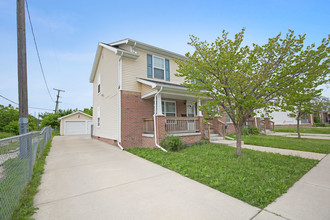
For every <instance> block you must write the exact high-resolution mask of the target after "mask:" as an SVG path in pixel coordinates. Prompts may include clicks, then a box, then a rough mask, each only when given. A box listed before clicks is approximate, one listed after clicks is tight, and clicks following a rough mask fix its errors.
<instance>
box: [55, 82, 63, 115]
mask: <svg viewBox="0 0 330 220" xmlns="http://www.w3.org/2000/svg"><path fill="white" fill-rule="evenodd" d="M53 90H56V91H57V96H56V97H57V98H56V106H55V114H56V113H57V111H58V103H61V102H59V101H58V99H59V98H60V92H65V91H64V90H61V89H55V88H53Z"/></svg>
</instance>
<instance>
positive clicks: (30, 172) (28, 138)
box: [27, 134, 33, 178]
mask: <svg viewBox="0 0 330 220" xmlns="http://www.w3.org/2000/svg"><path fill="white" fill-rule="evenodd" d="M27 143H28V144H27V152H28V154H29V178H31V176H32V171H33V149H32V134H29V135H28V136H27Z"/></svg>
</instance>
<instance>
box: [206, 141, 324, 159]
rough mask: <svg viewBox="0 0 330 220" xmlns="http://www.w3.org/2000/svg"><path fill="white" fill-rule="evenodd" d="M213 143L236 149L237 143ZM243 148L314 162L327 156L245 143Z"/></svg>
mask: <svg viewBox="0 0 330 220" xmlns="http://www.w3.org/2000/svg"><path fill="white" fill-rule="evenodd" d="M211 142H212V143H214V144H223V145H228V146H231V147H236V141H232V140H217V141H211ZM242 148H247V149H250V150H257V151H263V152H268V153H278V154H282V155H291V156H297V157H302V158H307V159H314V160H322V159H323V158H324V157H325V156H326V154H320V153H314V152H306V151H299V150H289V149H281V148H274V147H262V146H255V145H248V144H244V142H243V141H242Z"/></svg>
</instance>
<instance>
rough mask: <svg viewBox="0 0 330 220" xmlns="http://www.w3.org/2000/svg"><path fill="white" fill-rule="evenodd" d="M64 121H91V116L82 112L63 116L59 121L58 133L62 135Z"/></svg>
mask: <svg viewBox="0 0 330 220" xmlns="http://www.w3.org/2000/svg"><path fill="white" fill-rule="evenodd" d="M66 121H92V116H91V117H88V116H86V115H84V114H81V113H77V114H73V115H71V116H68V117H66V118H63V119H62V120H61V123H60V135H64V126H65V122H66Z"/></svg>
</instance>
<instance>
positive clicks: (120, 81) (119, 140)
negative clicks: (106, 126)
mask: <svg viewBox="0 0 330 220" xmlns="http://www.w3.org/2000/svg"><path fill="white" fill-rule="evenodd" d="M123 54H124V52H121V55H120V57H119V60H118V81H119V86H118V141H117V145H118V147H119V148H120V149H121V150H124V148H123V146H121V144H120V142H121V87H122V69H121V67H122V57H123Z"/></svg>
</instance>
